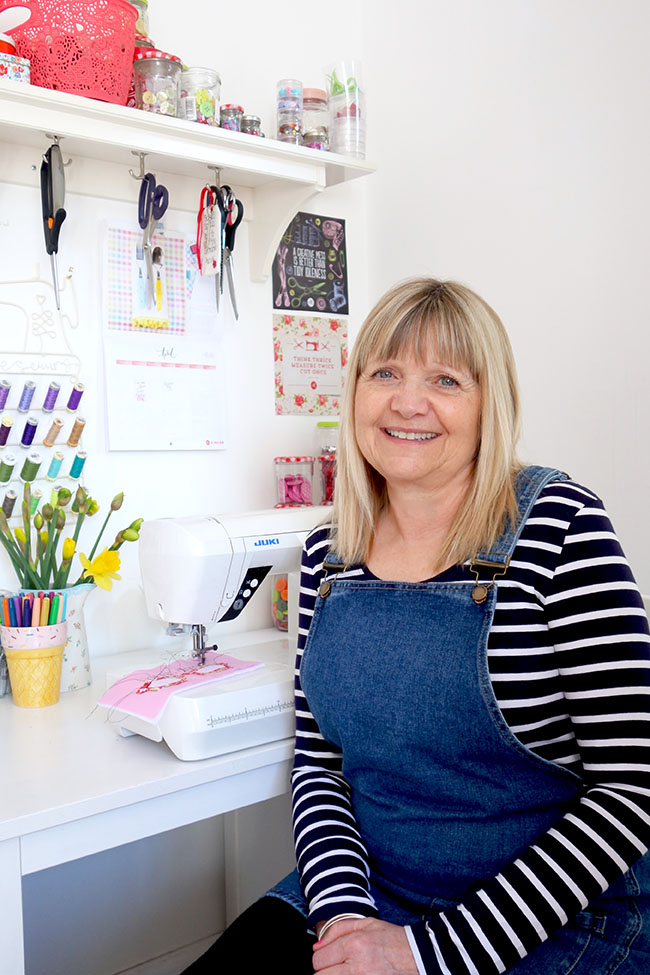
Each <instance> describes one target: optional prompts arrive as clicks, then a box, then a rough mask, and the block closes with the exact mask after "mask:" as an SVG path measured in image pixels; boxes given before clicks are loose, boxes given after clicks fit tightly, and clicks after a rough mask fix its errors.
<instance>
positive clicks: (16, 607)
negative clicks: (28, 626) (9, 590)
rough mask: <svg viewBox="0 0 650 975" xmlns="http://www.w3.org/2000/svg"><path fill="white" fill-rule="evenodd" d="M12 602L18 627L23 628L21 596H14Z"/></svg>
mask: <svg viewBox="0 0 650 975" xmlns="http://www.w3.org/2000/svg"><path fill="white" fill-rule="evenodd" d="M11 601H12V603H13V604H14V615H15V617H16V626H22V625H23V615H22V613H21V611H20V597H19V596H12V597H11Z"/></svg>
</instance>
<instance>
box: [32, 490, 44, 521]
mask: <svg viewBox="0 0 650 975" xmlns="http://www.w3.org/2000/svg"><path fill="white" fill-rule="evenodd" d="M42 498H43V492H42V491H41V489H40V488H34V490H33V491H32V503H31V506H30V509H29V513H30V515H32V516H34V515H35V514H36V509H37V508H38V506H39V504H40V503H41V500H42Z"/></svg>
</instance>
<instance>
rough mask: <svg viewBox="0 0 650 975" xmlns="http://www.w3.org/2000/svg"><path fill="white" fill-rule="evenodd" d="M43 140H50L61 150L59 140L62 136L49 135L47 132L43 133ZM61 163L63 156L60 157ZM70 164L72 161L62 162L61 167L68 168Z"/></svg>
mask: <svg viewBox="0 0 650 975" xmlns="http://www.w3.org/2000/svg"><path fill="white" fill-rule="evenodd" d="M45 138H46V139H50V140H51V141H52V142H53V143H54V145H55V146H59V148H61V146H60V142H61V139H63V138H64V136H62V135H50V133H49V132H46V133H45ZM43 159H45V154H43ZM61 162H63V156H61ZM71 162H72V159H68V161H67V162H63V165H64V166H69V165H70V163H71Z"/></svg>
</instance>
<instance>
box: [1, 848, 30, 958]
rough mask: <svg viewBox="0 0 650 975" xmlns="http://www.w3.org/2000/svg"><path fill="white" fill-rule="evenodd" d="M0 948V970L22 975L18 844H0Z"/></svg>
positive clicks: (23, 953) (22, 952)
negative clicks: (0, 968)
mask: <svg viewBox="0 0 650 975" xmlns="http://www.w3.org/2000/svg"><path fill="white" fill-rule="evenodd" d="M0 905H2V908H1V909H0V945H2V965H3V970H4V971H7V972H11V973H12V975H24V973H25V951H24V947H23V889H22V876H21V872H20V840H18V839H13V840H5V841H4V842H3V843H0Z"/></svg>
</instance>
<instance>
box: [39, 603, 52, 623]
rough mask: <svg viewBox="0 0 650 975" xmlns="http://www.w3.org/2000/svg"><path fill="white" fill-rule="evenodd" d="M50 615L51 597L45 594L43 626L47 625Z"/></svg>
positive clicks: (42, 607)
mask: <svg viewBox="0 0 650 975" xmlns="http://www.w3.org/2000/svg"><path fill="white" fill-rule="evenodd" d="M49 617H50V597H49V596H44V597H43V603H42V605H41V624H40V625H41V626H47V621H48V619H49Z"/></svg>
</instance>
